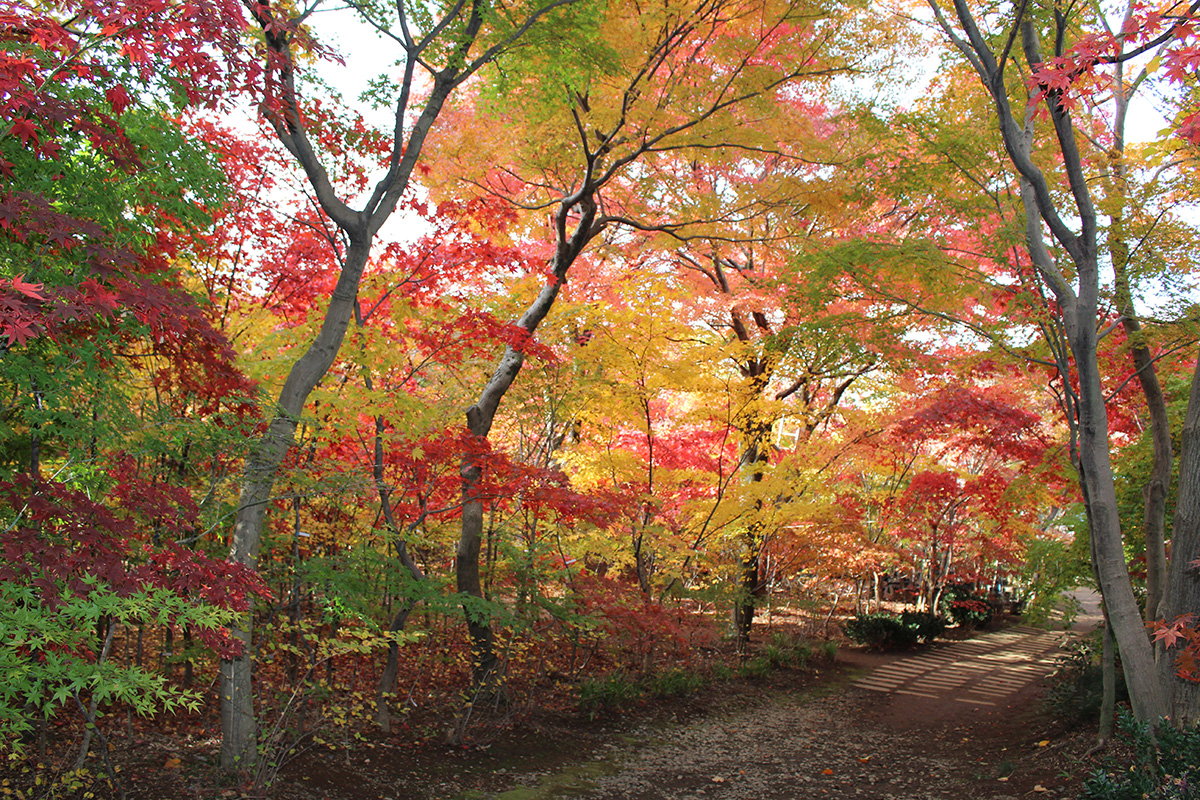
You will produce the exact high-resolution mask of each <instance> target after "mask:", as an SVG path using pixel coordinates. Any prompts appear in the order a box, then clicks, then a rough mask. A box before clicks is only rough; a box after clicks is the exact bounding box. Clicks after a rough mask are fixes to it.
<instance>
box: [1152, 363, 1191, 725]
mask: <svg viewBox="0 0 1200 800" xmlns="http://www.w3.org/2000/svg"><path fill="white" fill-rule="evenodd" d="M1197 559H1200V357H1198V358H1197V363H1196V371H1195V373H1194V374H1193V376H1192V389H1191V393H1190V395H1189V397H1188V407H1187V416H1186V418H1185V419H1184V423H1183V451H1182V453H1181V454H1180V457H1179V501H1178V503H1177V504H1176V506H1175V524H1174V526H1173V527H1172V535H1171V565H1170V569H1169V572H1168V576H1167V584H1166V591H1165V592H1164V593H1163V600H1162V604H1161V605H1160V606H1159V618H1160V619H1164V620H1166V621H1167V622H1172V621H1174V620H1175V619H1176V618H1177V617H1179V616H1180V615H1181V614H1188V613H1196V610H1197V609H1200V567H1198V566H1196V561H1197ZM1192 624H1193V625H1194V624H1196V623H1195V622H1194V621H1193V623H1192ZM1158 668H1159V677H1160V680H1161V681H1162V684H1163V685H1164V686H1165V687H1167V690H1168V691H1169V692H1170V716H1171V721H1172V722H1173V723H1174V724H1175V725H1177V726H1179V727H1182V728H1194V727H1196V725H1197V724H1200V683H1197V682H1195V681H1188V680H1184V679H1182V678H1180V677H1179V676H1178V675H1176V674H1175V659H1174V658H1173V657H1172V655H1171V653H1170V651H1164V650H1163V648H1162V646H1161V645H1160V646H1159V659H1158Z"/></svg>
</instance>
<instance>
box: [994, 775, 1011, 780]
mask: <svg viewBox="0 0 1200 800" xmlns="http://www.w3.org/2000/svg"><path fill="white" fill-rule="evenodd" d="M996 780H998V781H1006V780H1008V776H1007V775H1005V776H1004V777H1002V778H996Z"/></svg>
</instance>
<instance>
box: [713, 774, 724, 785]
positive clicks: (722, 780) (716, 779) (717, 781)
mask: <svg viewBox="0 0 1200 800" xmlns="http://www.w3.org/2000/svg"><path fill="white" fill-rule="evenodd" d="M712 782H713V783H724V782H725V779H724V778H722V777H721V776H720V775H716V776H714V777H713V779H712Z"/></svg>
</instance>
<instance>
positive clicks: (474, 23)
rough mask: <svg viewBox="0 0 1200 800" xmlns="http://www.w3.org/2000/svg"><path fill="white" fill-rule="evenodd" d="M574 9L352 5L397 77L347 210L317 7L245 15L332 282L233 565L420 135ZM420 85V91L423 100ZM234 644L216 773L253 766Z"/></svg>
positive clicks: (270, 429)
mask: <svg viewBox="0 0 1200 800" xmlns="http://www.w3.org/2000/svg"><path fill="white" fill-rule="evenodd" d="M572 4H573V0H552V1H551V2H548V3H538V2H533V3H530V4H527V5H523V6H521V7H519V8H514V9H510V10H509V11H508V12H506V14H504V15H494V14H492V13H491V11H490V10H489V9H488V8H486V7H485V4H483V3H482V2H471V3H465V2H460V3H448V4H445V5H442V6H438V7H436V8H427V7H424V6H422V7H420V8H417V7H410V6H408V5H407V4H403V3H402V4H400V5H398V6H396V7H395V8H388V9H384V8H381V7H375V6H367V5H363V6H358V7H357V9H356V10H357V11H358V12H359V14H360V16H361V19H362V22H363V23H364V24H366V25H368V26H370V27H373V28H374V29H375V30H376V31H377V32H378V33H379V35H380V37H381V38H385V39H386V40H388V41H389V42H390V43H391V44H392V45H394V46H395V47H396V48H397V51H398V61H397V64H398V69H399V75H398V76H396V77H391V76H388V77H385V78H384V80H383V81H382V82H381V83H380V84H379V86H380V87H381V88H380V90H379V92H378V93H377V98H378V101H379V103H380V105H383V106H391V109H392V121H393V126H392V129H391V130H390V131H389V132H388V133H387V134H384V135H383V136H382V139H381V140H380V139H374V141H376V142H379V141H382V143H383V145H382V150H383V151H385V153H384V155H383V158H382V160H381V161H380V162H379V163H377V164H374V165H372V166H373V167H376V168H378V169H379V170H380V171H381V172H382V175H381V176H380V177H378V178H377V179H375V180H374V181H373V183H374V185H373V187H372V188H371V189H370V191H369V193H365V194H366V197H365V200H363V201H362V205H361V207H359V208H358V209H355V208H353V207H352V206H351V205H350V203H351V202H354V201H353V200H347V199H343V198H345V197H352V196H353V195H351V194H344V193H343V192H344V191H345V188H346V187H345V186H339V182H338V180H337V176H339V174H341V170H340V167H341V166H343V165H344V164H345V161H344V159H345V158H346V156H347V155H349V153H350V150H351V148H353V147H354V146H355V143H356V142H357V141H358V140H359V136H354V137H343V138H341V139H338V138H336V136H333V137H327V136H326V134H325V129H324V128H323V127H322V126H321V124H320V122H321V119H320V114H319V113H316V112H317V109H318V106H317V105H316V104H315V103H314V102H312V101H311V100H310V99H309V98H307V97H306V96H305V95H304V93H303V91H302V83H301V81H302V78H303V77H304V74H305V73H304V66H303V64H304V61H303V59H302V58H301V55H302V54H305V53H307V52H309V51H312V50H313V49H314V42H313V40H312V38H311V36H310V35H309V33H308V30H309V29H308V28H307V27H306V24H307V22H308V20H309V19H310V17H311V15H312V14H313V13H314V12H315V11H316V10H317V5H316V4H314V5H312V6H309V7H307V8H304V9H297V10H296V12H295V13H292V12H291V11H290V10H288V9H286V8H275V7H272V6H271V5H270V4H267V3H260V4H257V5H254V6H251V7H250V8H249V13H250V16H251V18H252V20H253V23H254V24H255V25H257V26H258V27H259V28H260V29H261V30H262V32H263V37H264V44H265V50H264V52H263V54H262V55H263V67H262V73H263V82H262V89H261V104H260V109H261V111H262V113H263V115H264V117H265V119H266V120H267V122H268V123H269V124H270V126H271V128H272V129H273V131H274V133H275V135H276V136H277V138H278V140H279V141H280V142H281V143H282V145H283V146H284V147H285V148H286V149H287V151H288V152H289V153H290V154H291V155H292V157H293V158H294V159H295V161H296V163H297V164H298V165H299V167H300V169H301V170H302V171H303V173H304V175H305V177H306V179H307V181H308V183H309V186H310V189H311V192H312V194H313V197H314V198H315V201H316V203H317V204H318V205H319V207H320V211H321V215H322V217H323V222H324V223H325V224H326V225H327V226H328V227H326V228H324V230H325V231H326V234H325V235H326V240H327V243H328V245H329V247H330V249H331V254H332V256H333V260H334V261H335V263H336V265H337V266H336V271H337V279H336V282H335V284H334V286H333V289H332V292H331V294H330V298H329V304H328V306H327V307H326V309H325V312H324V315H323V318H322V320H321V323H320V326H319V330H318V331H317V333H316V335H315V336H314V338H313V339H312V341H311V343H310V344H309V345H308V346H307V348H306V349H305V350H304V352H303V353H302V354H301V355H300V357H299V358H298V359H297V360H296V361H295V362H294V363H293V365H292V366H291V368H290V369H289V371H288V375H287V378H286V380H285V381H284V384H283V386H282V388H281V389H280V390H279V395H278V397H277V399H276V400H275V402H274V407H273V409H272V411H271V413H270V416H271V421H270V422H269V424H268V425H267V427H266V429H265V430H264V431H263V433H262V434H261V436H260V437H259V438H258V440H257V441H256V442H255V443H254V444H253V446H252V447H251V449H250V452H249V454H248V455H247V458H246V464H245V468H244V470H243V478H242V489H241V499H240V501H239V506H238V512H237V518H236V520H235V522H234V528H233V534H232V537H231V547H230V552H231V558H233V560H234V561H236V562H237V563H240V564H245V565H247V566H251V567H253V566H254V565H255V564H256V563H257V559H258V552H259V549H260V547H261V542H262V531H263V525H264V523H265V518H266V512H267V508H268V505H269V500H270V498H271V493H272V487H273V485H274V482H275V478H276V475H277V473H278V470H279V467H280V465H281V464H282V463H283V460H284V458H285V457H286V455H287V453H288V451H289V450H290V448H291V446H292V443H293V442H294V440H295V435H296V430H297V425H298V422H299V419H300V417H301V414H302V412H303V410H304V406H305V403H306V402H307V400H308V397H309V395H310V394H311V393H312V391H313V390H314V389H315V388H316V386H317V385H318V384H319V383H320V381H321V380H322V379H323V378H324V377H325V375H326V374H327V373H328V371H329V369H330V367H331V366H332V365H333V364H334V362H335V360H336V358H337V355H338V352H339V350H340V348H341V344H342V340H343V339H344V337H345V334H346V330H347V328H348V326H349V324H350V321H351V319H352V317H353V314H354V309H355V307H356V304H357V295H358V288H359V284H360V282H361V280H362V275H363V271H364V269H365V268H366V266H367V264H368V261H369V259H370V257H371V253H372V247H373V245H374V243H375V240H376V238H377V237H378V235H379V231H380V229H381V228H382V227H383V225H384V223H385V222H386V221H387V220H388V219H389V218H390V217H391V216H392V214H393V213H394V212H395V210H396V208H397V206H398V204H399V203H400V201H401V199H402V198H403V197H404V195H405V193H406V192H407V191H408V190H409V185H410V181H411V178H412V174H413V170H414V169H415V168H416V166H417V164H418V162H419V160H420V158H421V156H422V150H423V147H424V145H425V141H426V137H427V136H428V135H429V133H430V131H431V130H432V129H433V127H434V123H435V122H436V121H437V119H438V117H439V115H440V114H441V112H442V108H443V106H444V105H445V103H446V101H447V100H448V99H449V97H450V96H451V94H452V93H453V92H454V91H455V90H457V89H458V88H459V87H460V86H461V85H462V84H463V83H464V82H466V81H468V80H469V79H470V78H472V77H473V76H474V75H476V74H477V73H478V72H479V71H480V70H481V69H483V68H484V67H485V66H487V65H488V64H490V63H492V62H493V61H495V60H496V59H497V58H499V57H500V56H501V55H502V54H504V53H505V52H506V51H507V50H509V49H510V48H512V47H513V46H514V45H515V44H516V43H517V42H518V41H520V40H521V38H522V37H523V36H525V35H526V34H528V33H529V32H530V31H531V30H533V29H535V28H538V27H539V26H542V25H548V24H551V23H555V24H558V25H562V26H564V29H565V30H571V28H572V24H573V20H572V18H571V16H570V14H569V9H570V7H571V6H572ZM426 80H427V81H429V84H428V89H427V91H425V92H424V96H423V98H422V96H421V95H422V88H423V87H424V86H425V85H426V84H425V81H426ZM335 130H336V129H335ZM351 177H353V173H352V175H351ZM353 183H354V182H353V181H351V184H352V185H353ZM237 635H238V636H239V638H241V639H242V641H243V642H244V643H245V645H246V647H247V650H246V655H245V656H243V657H242V658H239V659H230V660H228V661H226V662H225V663H224V664H223V667H222V674H221V698H222V712H221V719H222V750H221V763H222V767H223V768H224V769H226V770H229V771H234V770H238V769H241V768H244V767H249V766H251V765H252V764H254V762H255V760H256V758H257V751H256V722H255V716H254V706H253V694H252V676H253V663H252V660H251V658H250V655H251V652H252V651H251V650H250V649H249V648H250V645H251V642H252V637H251V622H250V618H249V617H247V619H246V622H245V625H244V626H243V627H241V628H240V629H239V630H238V631H237Z"/></svg>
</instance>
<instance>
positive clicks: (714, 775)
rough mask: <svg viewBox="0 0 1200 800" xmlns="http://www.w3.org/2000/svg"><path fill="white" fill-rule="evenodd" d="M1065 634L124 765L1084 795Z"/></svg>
mask: <svg viewBox="0 0 1200 800" xmlns="http://www.w3.org/2000/svg"><path fill="white" fill-rule="evenodd" d="M1093 622H1094V620H1091V619H1090V618H1089V617H1088V615H1087V614H1086V613H1085V614H1084V616H1083V617H1082V618H1081V619H1080V620H1078V621H1077V623H1076V626H1075V628H1076V630H1079V629H1086V628H1087V627H1088V626H1089V625H1090V624H1092V623H1093ZM1066 636H1067V634H1066V633H1065V632H1063V631H1057V632H1049V631H1045V630H1040V629H1035V628H1028V627H1024V626H1021V625H1020V624H1017V623H1014V621H1013V620H1009V621H1008V624H1007V625H1003V626H1000V627H999V628H998V629H996V630H992V631H985V632H978V633H976V634H974V635H973V636H972V637H971V638H963V639H960V640H951V641H943V640H939V641H938V642H936V643H935V644H933V645H931V646H928V647H923V648H919V649H915V650H910V651H898V652H887V653H875V652H868V651H864V650H862V649H861V648H855V647H850V646H845V645H843V647H841V649H839V651H838V653H837V657H836V659H835V660H834V661H832V662H829V661H824V662H822V661H813V662H811V663H810V664H809V665H808V666H807V668H804V669H776V670H772V671H771V672H769V673H768V674H766V675H765V676H763V677H758V678H748V677H734V678H730V679H726V680H719V681H713V682H711V683H710V684H708V686H707V687H706V688H703V689H701V690H700V691H698V692H695V693H692V694H689V695H686V696H680V697H672V698H665V699H663V698H660V699H654V700H645V701H641V702H638V703H633V704H630V705H628V706H624V707H621V708H619V709H615V710H613V711H611V712H609V713H607V714H603V715H599V716H595V717H592V716H590V715H588V714H586V713H583V712H580V711H556V712H551V711H538V712H524V713H522V714H521V715H519V716H517V717H513V718H512V719H511V720H509V721H507V722H505V721H504V720H499V721H496V720H493V721H491V722H490V723H481V724H480V725H478V726H477V728H476V729H475V730H474V731H473V737H472V739H471V743H470V744H469V745H468V746H461V745H460V746H450V745H448V744H446V743H444V741H442V740H439V739H438V738H437V737H432V738H430V739H429V740H427V741H426V742H425V743H423V744H416V745H414V743H412V742H406V741H404V737H403V736H400V737H397V736H394V735H393V736H386V735H382V734H378V733H370V732H368V733H367V734H366V738H365V739H363V740H362V741H358V742H353V743H351V746H350V747H348V748H346V747H340V748H337V749H329V750H326V749H324V748H314V749H310V750H309V751H307V752H306V753H304V754H303V755H302V756H301V757H299V758H297V759H295V760H293V761H292V762H290V763H289V764H287V765H286V766H285V767H284V768H283V769H282V770H281V772H280V773H279V775H278V776H277V779H276V780H275V781H274V783H273V785H272V786H270V787H269V788H268V789H266V790H265V791H262V792H258V793H255V794H243V793H242V792H241V791H239V790H238V789H236V788H233V787H231V786H229V784H224V785H222V783H221V781H220V779H219V778H218V777H217V774H216V770H215V767H214V759H215V749H214V745H213V744H212V743H211V742H210V743H208V744H203V745H202V744H200V743H197V745H198V746H197V747H196V748H194V749H193V751H192V752H182V751H181V748H180V747H179V742H178V739H172V738H171V736H170V734H169V732H164V733H163V734H162V735H160V736H151V737H147V738H143V739H141V740H140V744H139V746H138V747H136V748H133V749H132V750H126V751H125V753H124V754H123V756H122V757H120V761H121V768H122V770H121V771H122V774H123V776H124V783H125V787H126V789H127V792H128V794H127V796H128V797H129V798H130V800H175V799H176V798H178V799H179V800H222V799H223V798H237V797H266V798H274V799H275V800H490V799H491V798H496V799H497V800H557V799H558V798H593V799H597V800H616V798H629V799H631V800H796V799H798V798H805V799H806V800H808V799H809V798H824V797H830V798H836V797H846V798H850V797H858V798H869V799H873V800H902V799H909V798H912V799H915V800H921V799H922V798H929V799H931V800H932V799H933V798H946V799H947V800H949V799H950V798H953V800H961V799H962V798H970V800H1002V799H1003V800H1008V799H1010V798H1012V799H1015V798H1074V797H1076V796H1077V794H1078V791H1079V787H1080V784H1081V781H1082V779H1083V778H1084V777H1085V776H1086V775H1087V774H1088V773H1090V772H1091V770H1092V769H1093V768H1094V766H1095V765H1096V763H1097V759H1096V758H1095V757H1092V756H1088V755H1087V751H1088V750H1089V748H1090V746H1091V745H1092V743H1093V741H1094V724H1093V725H1090V726H1084V727H1083V728H1075V729H1072V728H1069V727H1067V726H1066V725H1065V724H1064V721H1063V720H1061V719H1058V718H1056V717H1055V716H1054V715H1053V714H1052V713H1051V712H1050V711H1048V710H1047V708H1046V706H1045V705H1044V703H1043V702H1042V694H1043V692H1044V685H1045V678H1046V677H1047V676H1048V675H1049V674H1050V673H1051V672H1052V671H1053V669H1054V666H1055V658H1056V656H1057V655H1059V654H1060V652H1061V650H1060V647H1061V644H1062V642H1063V641H1064V639H1065V638H1066ZM156 742H157V743H158V746H156ZM123 749H124V748H123ZM0 772H2V770H0ZM14 777H15V776H14ZM4 784H5V787H6V789H7V787H8V786H9V785H10V784H9V781H8V780H5V781H4ZM31 796H35V797H40V796H41V795H38V794H36V793H35V794H34V795H31ZM55 796H56V797H57V796H63V797H67V796H70V795H67V794H62V795H59V794H56V795H55Z"/></svg>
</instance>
